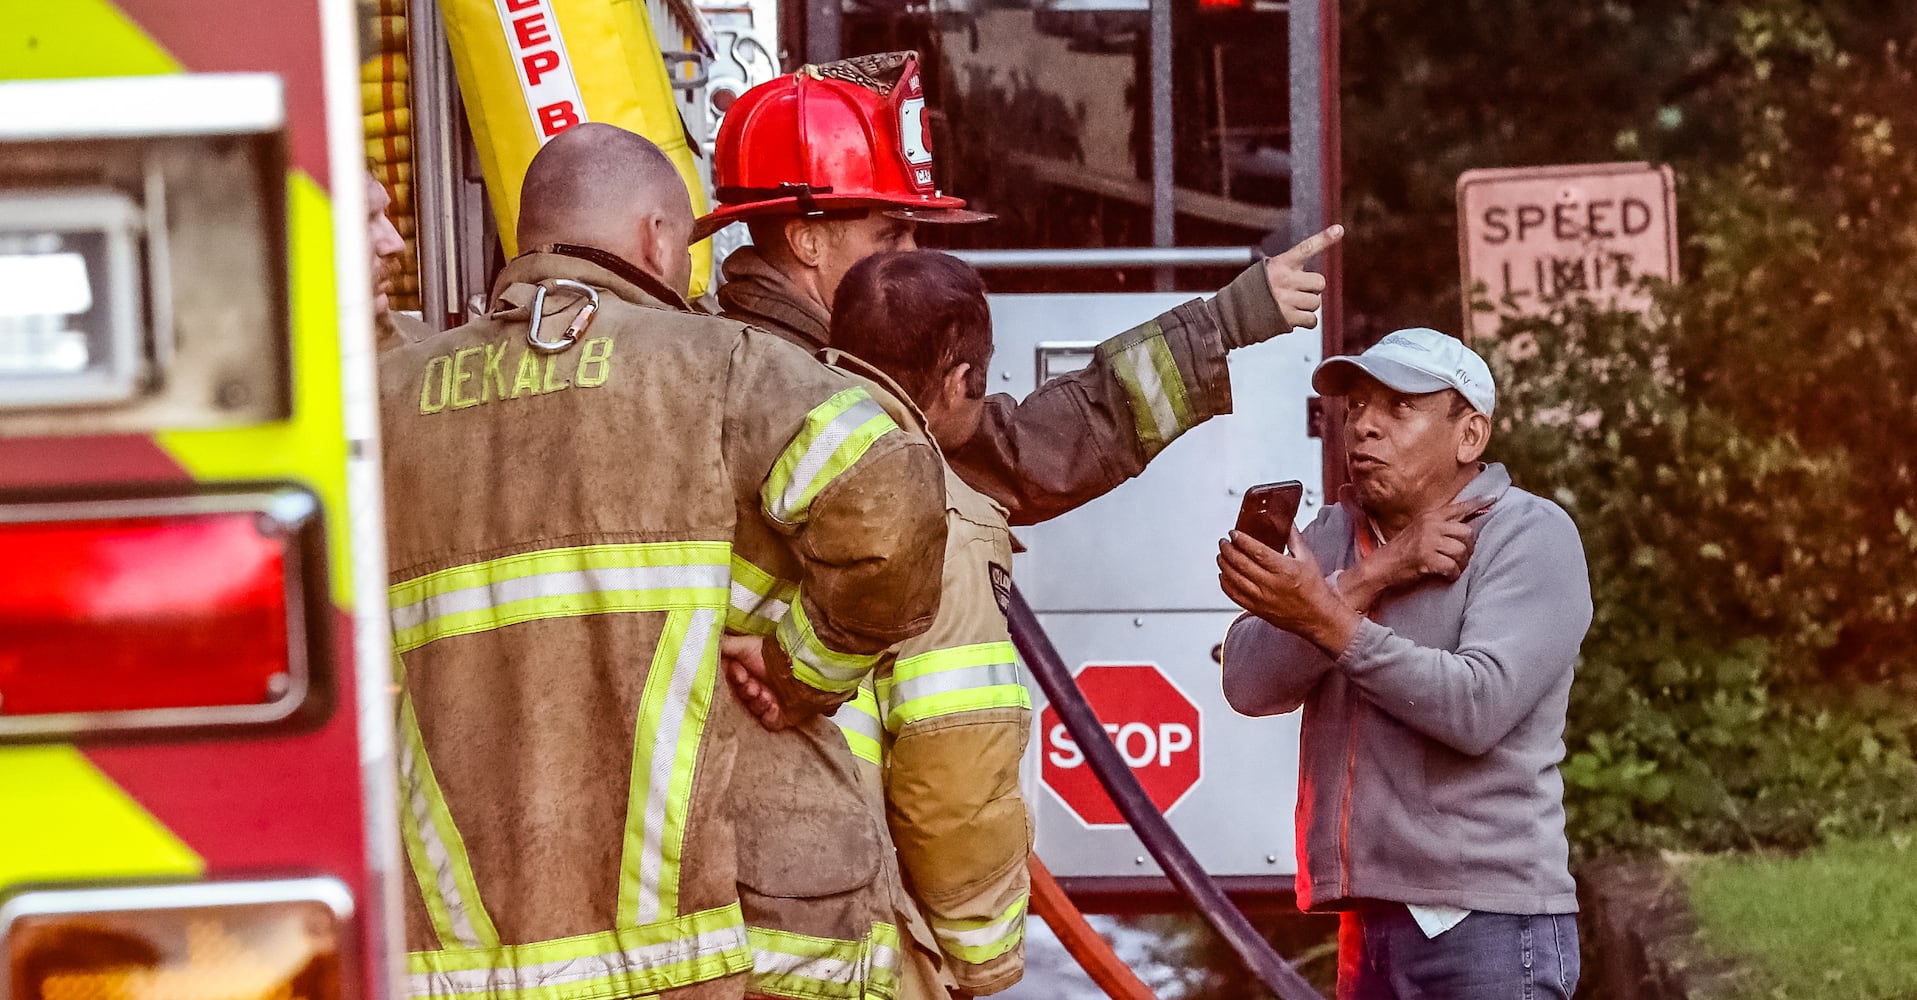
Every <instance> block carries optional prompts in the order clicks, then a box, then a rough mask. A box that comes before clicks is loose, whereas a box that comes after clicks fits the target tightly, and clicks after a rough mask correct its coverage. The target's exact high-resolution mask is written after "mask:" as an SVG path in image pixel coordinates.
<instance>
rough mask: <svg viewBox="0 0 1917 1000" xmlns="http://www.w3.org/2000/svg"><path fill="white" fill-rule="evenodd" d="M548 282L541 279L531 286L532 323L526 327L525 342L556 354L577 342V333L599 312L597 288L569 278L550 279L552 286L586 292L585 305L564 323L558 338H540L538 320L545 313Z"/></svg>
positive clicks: (536, 348) (542, 350)
mask: <svg viewBox="0 0 1917 1000" xmlns="http://www.w3.org/2000/svg"><path fill="white" fill-rule="evenodd" d="M548 283H549V282H545V281H542V282H540V283H539V284H537V285H535V286H533V300H532V325H531V326H528V327H527V328H526V342H527V343H529V344H531V345H532V346H533V350H536V351H539V352H541V353H544V354H557V353H559V352H560V351H563V350H565V349H566V348H568V347H571V346H572V345H574V344H576V343H578V342H579V335H580V334H582V333H585V332H586V328H587V327H589V326H591V325H592V318H593V316H594V315H596V314H597V313H598V312H599V289H597V288H594V287H592V286H591V285H588V284H586V283H585V282H582V281H574V280H572V279H571V278H553V279H551V281H550V284H552V285H553V286H554V287H562V288H572V289H576V290H578V291H581V292H584V293H586V306H585V308H583V309H581V310H579V315H577V316H574V317H573V318H572V322H571V323H568V324H567V325H566V331H565V332H564V333H562V334H560V335H559V339H558V340H540V339H539V322H540V320H542V319H544V318H545V315H546V285H547V284H548Z"/></svg>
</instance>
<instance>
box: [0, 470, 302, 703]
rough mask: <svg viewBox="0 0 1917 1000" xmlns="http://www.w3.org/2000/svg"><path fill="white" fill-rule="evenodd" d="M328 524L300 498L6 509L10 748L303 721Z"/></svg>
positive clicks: (3, 614)
mask: <svg viewBox="0 0 1917 1000" xmlns="http://www.w3.org/2000/svg"><path fill="white" fill-rule="evenodd" d="M315 512H316V507H315V505H314V503H313V501H312V498H311V496H310V495H308V494H306V493H303V492H300V491H295V490H282V491H275V492H271V493H255V494H234V495H218V496H196V497H187V498H168V499H165V500H150V499H143V500H116V501H96V502H88V503H83V504H82V503H74V504H28V505H8V506H4V507H0V567H4V568H3V569H0V734H5V733H8V732H10V731H15V730H18V729H20V728H21V727H22V726H26V727H28V728H33V727H32V726H31V722H32V720H33V719H34V718H35V717H39V720H40V721H41V722H43V723H46V722H51V721H53V720H52V719H50V718H48V717H53V716H63V717H71V718H70V719H69V721H70V722H72V723H73V726H74V728H76V729H79V730H83V731H84V730H87V729H94V728H110V729H125V728H141V727H145V726H152V725H199V724H214V723H219V722H223V721H226V722H245V721H269V720H272V719H277V718H283V717H284V716H285V715H287V714H289V713H290V711H291V710H292V708H293V707H294V706H293V705H291V704H289V702H296V701H297V700H298V699H299V698H300V697H302V696H303V695H304V693H305V690H306V686H307V684H306V681H307V676H308V666H309V664H308V656H307V648H306V647H307V634H306V633H307V628H306V622H305V615H306V610H307V609H306V604H307V595H306V593H305V589H306V587H305V582H304V580H303V576H304V574H303V573H302V565H303V562H304V559H303V552H302V546H303V545H304V544H305V542H306V539H307V536H308V533H309V531H310V530H312V527H313V525H314V524H315V523H316V521H317V518H316V516H315ZM181 713H188V714H184V715H183V714H181ZM79 716H85V717H86V718H85V719H80V718H78V717H79Z"/></svg>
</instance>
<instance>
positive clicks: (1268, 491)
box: [1236, 479, 1305, 552]
mask: <svg viewBox="0 0 1917 1000" xmlns="http://www.w3.org/2000/svg"><path fill="white" fill-rule="evenodd" d="M1304 498H1305V484H1303V483H1301V482H1299V481H1297V480H1296V479H1288V480H1286V481H1284V482H1282V483H1261V484H1259V485H1257V486H1253V487H1252V488H1251V489H1248V490H1246V491H1245V500H1244V502H1243V503H1242V504H1240V505H1239V506H1238V524H1237V526H1236V527H1237V529H1238V530H1239V531H1242V532H1244V533H1245V534H1247V535H1250V536H1251V537H1253V538H1256V539H1258V540H1259V541H1260V542H1262V543H1264V545H1265V546H1266V547H1267V548H1270V549H1272V550H1274V551H1277V552H1284V551H1286V550H1287V549H1288V548H1290V545H1291V525H1292V522H1293V521H1295V520H1297V518H1298V505H1299V504H1300V503H1301V502H1303V501H1304Z"/></svg>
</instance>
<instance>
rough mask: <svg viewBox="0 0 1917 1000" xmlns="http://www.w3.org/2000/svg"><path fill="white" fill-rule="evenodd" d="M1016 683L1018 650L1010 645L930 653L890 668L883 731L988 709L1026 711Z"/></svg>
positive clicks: (1028, 703) (1025, 697)
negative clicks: (1019, 709)
mask: <svg viewBox="0 0 1917 1000" xmlns="http://www.w3.org/2000/svg"><path fill="white" fill-rule="evenodd" d="M1031 707H1032V696H1031V693H1030V692H1028V691H1026V690H1025V685H1024V684H1021V683H1019V675H1018V651H1017V650H1016V649H1014V648H1013V647H1012V644H1011V643H1009V642H981V643H975V644H973V645H969V646H953V647H951V648H949V649H935V650H933V651H931V652H929V653H920V654H918V655H917V656H909V657H906V658H905V659H902V660H900V661H899V662H898V664H897V665H896V666H895V667H893V670H892V680H891V684H890V686H889V690H888V691H887V696H886V699H885V728H886V729H887V730H888V731H889V732H893V733H896V732H898V731H899V730H901V729H903V728H905V727H906V726H909V725H911V724H912V723H914V722H919V721H922V720H925V719H930V718H935V717H938V716H941V715H956V714H958V713H960V712H975V711H978V710H980V709H987V708H1031Z"/></svg>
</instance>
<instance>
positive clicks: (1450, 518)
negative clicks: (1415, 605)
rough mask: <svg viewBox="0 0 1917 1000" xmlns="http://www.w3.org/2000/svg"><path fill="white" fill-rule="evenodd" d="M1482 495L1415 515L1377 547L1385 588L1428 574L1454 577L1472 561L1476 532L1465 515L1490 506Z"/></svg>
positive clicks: (1415, 579) (1447, 578)
mask: <svg viewBox="0 0 1917 1000" xmlns="http://www.w3.org/2000/svg"><path fill="white" fill-rule="evenodd" d="M1490 505H1491V504H1490V501H1488V500H1485V499H1484V498H1483V497H1477V498H1471V499H1465V500H1460V501H1458V502H1457V503H1453V504H1446V505H1445V506H1443V507H1439V508H1438V509H1437V510H1432V511H1426V512H1425V513H1423V514H1420V515H1418V517H1417V518H1416V519H1414V520H1413V521H1412V522H1411V523H1410V524H1408V525H1406V526H1405V529H1404V530H1403V531H1400V532H1398V534H1397V535H1396V536H1394V537H1393V538H1392V539H1391V541H1389V542H1386V543H1385V545H1384V547H1382V548H1380V549H1379V550H1378V555H1380V556H1384V557H1385V559H1384V565H1385V566H1386V567H1388V568H1389V570H1390V572H1389V574H1388V576H1387V577H1386V580H1385V587H1386V589H1390V588H1392V587H1403V586H1406V585H1409V584H1412V583H1416V582H1417V581H1418V580H1420V579H1422V578H1423V577H1427V576H1435V577H1437V578H1438V579H1440V580H1447V581H1449V580H1456V579H1457V578H1458V577H1460V576H1462V575H1463V574H1464V568H1465V567H1466V566H1469V565H1470V564H1471V554H1472V553H1473V552H1475V551H1476V550H1477V546H1478V533H1477V530H1476V529H1475V528H1473V527H1471V525H1469V524H1466V523H1464V522H1465V519H1466V518H1468V517H1470V516H1471V515H1473V514H1476V513H1478V512H1480V511H1482V510H1484V509H1485V508H1487V507H1489V506H1490Z"/></svg>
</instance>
